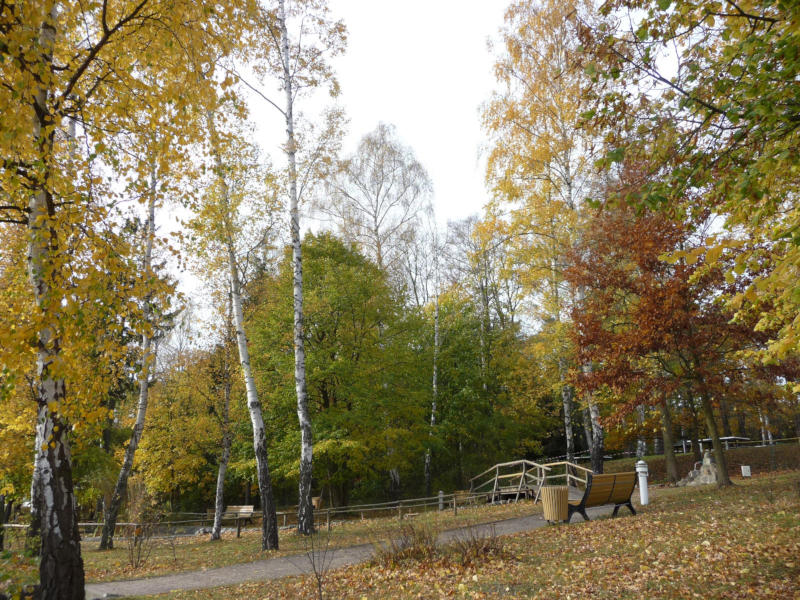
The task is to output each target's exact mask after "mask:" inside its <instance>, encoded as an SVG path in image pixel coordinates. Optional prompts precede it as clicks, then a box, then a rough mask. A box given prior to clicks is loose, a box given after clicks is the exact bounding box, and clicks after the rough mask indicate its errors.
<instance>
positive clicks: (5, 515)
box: [0, 494, 14, 550]
mask: <svg viewBox="0 0 800 600" xmlns="http://www.w3.org/2000/svg"><path fill="white" fill-rule="evenodd" d="M13 505H14V501H13V500H9V501H8V502H6V497H5V495H3V494H0V550H3V549H4V548H5V538H6V528H5V527H4V525H5V524H6V523H8V521H9V520H10V518H11V507H12V506H13Z"/></svg>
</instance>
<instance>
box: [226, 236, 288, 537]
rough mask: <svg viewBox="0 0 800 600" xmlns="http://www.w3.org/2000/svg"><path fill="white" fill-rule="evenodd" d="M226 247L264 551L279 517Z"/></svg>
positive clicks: (232, 261)
mask: <svg viewBox="0 0 800 600" xmlns="http://www.w3.org/2000/svg"><path fill="white" fill-rule="evenodd" d="M227 244H228V267H229V270H230V278H231V302H232V304H233V317H234V325H235V328H236V343H237V346H238V348H239V363H240V364H241V367H242V376H243V377H244V386H245V390H246V392H247V410H248V411H249V412H250V423H251V424H252V426H253V449H254V450H255V456H256V473H257V475H258V491H259V493H260V496H261V510H262V511H263V514H264V518H263V519H262V521H261V549H262V550H277V549H278V515H277V514H276V510H275V502H274V500H273V496H272V478H271V476H270V473H269V460H268V457H267V436H266V429H265V427H264V415H263V414H262V412H261V402H259V400H258V391H257V390H256V382H255V380H254V379H253V371H252V369H251V368H250V351H249V349H248V347H247V337H246V336H245V333H244V312H243V310H242V292H241V282H240V281H239V267H238V266H237V265H236V255H235V253H234V251H233V240H232V239H231V238H230V237H229V238H228V240H227Z"/></svg>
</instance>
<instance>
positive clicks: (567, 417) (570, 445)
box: [558, 358, 575, 462]
mask: <svg viewBox="0 0 800 600" xmlns="http://www.w3.org/2000/svg"><path fill="white" fill-rule="evenodd" d="M558 376H559V379H560V381H561V404H562V405H563V407H564V439H565V441H566V446H567V461H568V462H575V439H574V433H573V432H572V387H571V386H569V385H567V383H566V381H565V380H566V376H567V368H566V364H565V361H564V359H563V358H559V359H558Z"/></svg>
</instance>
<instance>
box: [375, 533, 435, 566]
mask: <svg viewBox="0 0 800 600" xmlns="http://www.w3.org/2000/svg"><path fill="white" fill-rule="evenodd" d="M393 533H395V535H394V536H392V537H391V538H389V540H388V541H386V542H378V543H375V544H373V545H374V546H375V562H376V563H377V564H380V565H383V566H386V567H393V566H397V565H398V564H400V563H401V562H403V561H423V560H431V559H433V558H434V557H436V555H437V553H438V543H437V541H436V539H437V537H438V532H437V531H436V530H435V529H434V528H433V527H431V526H429V525H419V524H415V523H403V524H402V525H401V526H400V528H399V529H398V530H397V531H396V532H393Z"/></svg>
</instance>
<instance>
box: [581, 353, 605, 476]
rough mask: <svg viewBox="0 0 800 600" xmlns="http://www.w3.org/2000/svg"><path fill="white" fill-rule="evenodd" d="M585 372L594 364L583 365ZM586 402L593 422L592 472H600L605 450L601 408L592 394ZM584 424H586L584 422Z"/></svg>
mask: <svg viewBox="0 0 800 600" xmlns="http://www.w3.org/2000/svg"><path fill="white" fill-rule="evenodd" d="M583 372H584V374H588V373H591V372H592V365H591V364H585V365H583ZM586 404H587V407H588V409H589V423H590V424H591V428H592V430H591V433H592V435H591V443H590V445H589V454H590V456H591V461H592V472H593V473H596V474H600V473H602V472H603V451H604V450H605V448H604V443H603V442H604V433H603V426H602V425H601V424H600V409H599V408H598V406H597V402H595V401H594V398H593V397H592V395H591V394H590V395H589V397H588V398H587V399H586ZM584 426H586V425H585V424H584ZM587 437H588V436H587Z"/></svg>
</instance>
